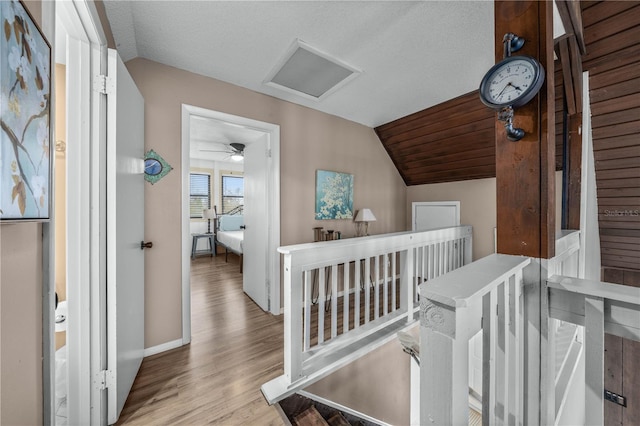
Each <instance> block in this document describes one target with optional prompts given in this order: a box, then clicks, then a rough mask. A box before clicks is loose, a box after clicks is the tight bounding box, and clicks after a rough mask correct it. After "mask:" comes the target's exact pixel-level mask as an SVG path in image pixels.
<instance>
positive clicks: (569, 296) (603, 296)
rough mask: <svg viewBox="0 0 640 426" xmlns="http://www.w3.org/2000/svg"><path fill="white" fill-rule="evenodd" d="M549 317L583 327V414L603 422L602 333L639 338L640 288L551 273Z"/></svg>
mask: <svg viewBox="0 0 640 426" xmlns="http://www.w3.org/2000/svg"><path fill="white" fill-rule="evenodd" d="M547 288H548V297H549V299H548V305H549V317H550V318H555V319H559V320H563V321H567V322H571V323H574V324H577V325H581V326H584V327H585V337H584V350H585V383H586V386H585V411H586V413H585V417H586V418H587V419H589V420H590V421H592V422H594V423H602V422H603V421H604V395H603V389H604V334H605V333H609V334H613V335H616V336H620V337H624V338H626V339H631V340H636V341H640V288H637V287H630V286H625V285H619V284H613V283H606V282H598V281H592V280H584V279H578V278H572V277H564V276H559V275H554V276H552V277H550V278H549V279H547Z"/></svg>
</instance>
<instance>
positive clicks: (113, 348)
mask: <svg viewBox="0 0 640 426" xmlns="http://www.w3.org/2000/svg"><path fill="white" fill-rule="evenodd" d="M107 86H108V87H111V89H109V88H108V89H107V376H108V377H107V386H108V391H107V405H108V422H109V424H113V423H115V422H116V421H117V420H118V417H119V416H120V412H121V411H122V407H123V406H124V403H125V401H126V399H127V396H128V395H129V391H130V390H131V385H132V384H133V381H134V379H135V377H136V375H137V374H138V369H139V368H140V364H141V362H142V357H143V353H144V252H143V250H142V249H141V244H140V243H141V241H142V240H143V239H144V160H143V157H144V99H143V98H142V95H141V94H140V92H139V91H138V88H137V87H136V85H135V83H134V82H133V79H132V78H131V76H130V75H129V73H128V71H127V69H126V68H125V66H124V64H123V63H122V60H121V59H120V57H119V56H118V53H117V52H116V51H115V50H111V49H109V65H108V83H107Z"/></svg>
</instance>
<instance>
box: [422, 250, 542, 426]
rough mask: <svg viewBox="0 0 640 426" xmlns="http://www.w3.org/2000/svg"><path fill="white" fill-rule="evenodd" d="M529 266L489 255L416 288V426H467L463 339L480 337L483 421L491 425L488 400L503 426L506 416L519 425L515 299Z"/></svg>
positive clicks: (466, 345) (518, 260) (519, 363)
mask: <svg viewBox="0 0 640 426" xmlns="http://www.w3.org/2000/svg"><path fill="white" fill-rule="evenodd" d="M530 263H531V259H529V258H525V257H518V256H508V255H501V254H493V255H490V256H487V257H484V258H482V259H480V260H478V261H475V262H473V263H471V264H469V265H466V266H464V267H462V268H460V269H457V270H455V271H453V272H451V273H449V274H447V275H445V276H443V277H440V278H437V279H435V280H432V281H430V282H428V283H426V284H424V285H423V286H421V288H420V294H421V295H422V296H423V297H422V298H421V300H420V305H421V306H420V325H421V328H420V353H421V354H422V356H421V361H422V362H421V373H420V384H421V385H420V400H421V401H422V404H421V407H420V418H421V423H423V424H425V423H427V421H426V420H425V419H428V420H429V422H431V423H433V424H463V423H466V422H467V421H468V418H469V402H468V384H469V378H468V361H469V340H470V339H471V338H472V337H473V336H474V335H475V334H476V333H477V332H478V331H480V330H483V362H484V366H483V377H484V379H483V421H484V420H485V418H486V419H488V421H489V424H494V423H496V413H495V406H496V399H497V400H499V401H500V403H501V404H502V407H503V413H502V419H503V420H502V421H503V422H504V423H509V419H510V418H511V417H509V416H513V418H521V415H522V405H523V401H522V398H521V395H518V393H520V388H521V386H520V385H521V383H522V378H521V376H520V374H519V371H521V366H522V357H523V348H522V341H521V336H522V321H521V312H522V299H521V294H522V286H523V270H524V268H525V267H527V265H529V264H530ZM496 308H497V309H496ZM497 365H500V368H496V366H497ZM433 383H438V386H433Z"/></svg>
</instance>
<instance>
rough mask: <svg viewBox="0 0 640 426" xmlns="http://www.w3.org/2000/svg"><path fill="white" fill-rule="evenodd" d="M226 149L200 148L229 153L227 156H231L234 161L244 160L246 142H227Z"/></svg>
mask: <svg viewBox="0 0 640 426" xmlns="http://www.w3.org/2000/svg"><path fill="white" fill-rule="evenodd" d="M225 148H226V149H224V150H219V149H206V148H205V149H202V148H201V149H200V151H203V152H224V153H227V154H229V156H228V157H227V158H231V159H232V160H233V161H242V160H243V159H244V144H243V143H236V142H232V143H230V144H225Z"/></svg>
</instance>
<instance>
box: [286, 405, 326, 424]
mask: <svg viewBox="0 0 640 426" xmlns="http://www.w3.org/2000/svg"><path fill="white" fill-rule="evenodd" d="M294 424H295V425H297V426H329V423H327V421H326V420H325V419H324V418H322V416H321V415H320V413H319V412H318V410H317V409H316V407H314V406H311V407H309V408H307V409H306V410H304V411H303V412H302V413H300V414H298V415H297V416H296V417H295V419H294Z"/></svg>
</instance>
